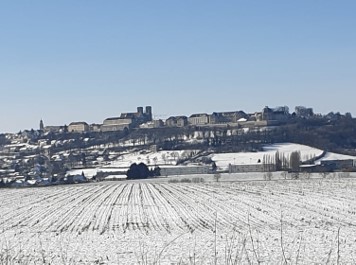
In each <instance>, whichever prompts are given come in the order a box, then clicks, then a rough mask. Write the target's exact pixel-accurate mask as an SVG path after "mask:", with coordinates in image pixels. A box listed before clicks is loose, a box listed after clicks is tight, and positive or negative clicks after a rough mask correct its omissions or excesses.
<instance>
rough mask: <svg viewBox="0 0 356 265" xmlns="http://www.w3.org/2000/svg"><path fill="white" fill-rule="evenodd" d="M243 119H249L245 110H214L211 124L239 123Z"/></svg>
mask: <svg viewBox="0 0 356 265" xmlns="http://www.w3.org/2000/svg"><path fill="white" fill-rule="evenodd" d="M241 119H246V120H248V119H249V115H247V114H246V113H245V112H243V111H229V112H213V114H211V115H210V120H209V123H210V124H219V123H237V122H238V121H239V120H241Z"/></svg>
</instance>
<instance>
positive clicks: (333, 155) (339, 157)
mask: <svg viewBox="0 0 356 265" xmlns="http://www.w3.org/2000/svg"><path fill="white" fill-rule="evenodd" d="M349 159H352V160H356V156H349V155H342V154H337V153H332V152H327V153H326V155H325V156H324V157H323V158H322V159H320V160H318V161H327V160H349Z"/></svg>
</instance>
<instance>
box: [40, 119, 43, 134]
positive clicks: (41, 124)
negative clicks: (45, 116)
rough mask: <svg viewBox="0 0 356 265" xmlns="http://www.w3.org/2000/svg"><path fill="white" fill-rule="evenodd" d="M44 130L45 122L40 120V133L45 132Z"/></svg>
mask: <svg viewBox="0 0 356 265" xmlns="http://www.w3.org/2000/svg"><path fill="white" fill-rule="evenodd" d="M43 130H44V125H43V120H42V119H41V120H40V131H43Z"/></svg>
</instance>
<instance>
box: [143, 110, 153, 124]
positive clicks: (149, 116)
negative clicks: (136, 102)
mask: <svg viewBox="0 0 356 265" xmlns="http://www.w3.org/2000/svg"><path fill="white" fill-rule="evenodd" d="M145 116H146V119H147V121H152V118H153V117H152V107H151V106H146V113H145Z"/></svg>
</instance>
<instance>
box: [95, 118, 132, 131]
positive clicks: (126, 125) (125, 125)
mask: <svg viewBox="0 0 356 265" xmlns="http://www.w3.org/2000/svg"><path fill="white" fill-rule="evenodd" d="M131 125H132V119H131V118H121V117H112V118H107V119H105V120H104V122H103V125H102V126H101V131H103V132H111V131H123V130H125V129H130V128H131Z"/></svg>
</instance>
